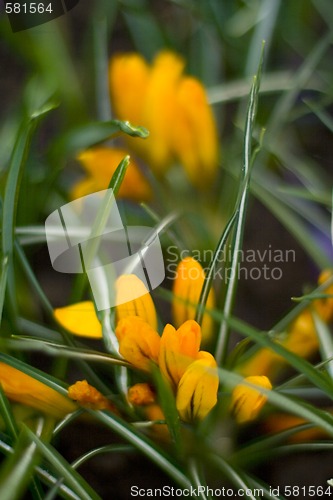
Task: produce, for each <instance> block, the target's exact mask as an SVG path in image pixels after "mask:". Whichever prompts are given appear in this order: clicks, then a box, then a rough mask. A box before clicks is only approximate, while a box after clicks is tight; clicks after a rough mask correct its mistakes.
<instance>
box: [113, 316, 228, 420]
mask: <svg viewBox="0 0 333 500" xmlns="http://www.w3.org/2000/svg"><path fill="white" fill-rule="evenodd" d="M116 335H117V338H118V340H119V353H120V354H121V355H122V356H123V357H124V359H126V360H127V361H128V362H129V363H130V364H132V365H133V366H134V367H136V368H138V369H139V370H142V371H145V372H148V373H149V372H150V370H151V367H152V365H153V364H155V365H157V366H158V367H159V369H160V372H161V373H162V375H163V376H164V378H165V380H166V381H167V382H168V383H169V384H170V385H171V386H172V388H173V389H174V391H175V395H176V407H177V410H178V412H179V415H180V417H181V419H182V420H184V421H185V422H192V421H194V420H201V419H203V418H204V417H206V415H207V414H208V413H209V412H210V410H211V409H212V408H213V407H214V406H215V404H216V402H217V389H218V385H219V377H218V373H217V366H216V362H215V359H214V357H213V356H212V355H211V354H210V353H208V352H206V351H200V343H201V328H200V326H199V325H198V323H196V322H195V321H194V320H188V321H185V323H184V324H183V325H182V326H181V327H180V328H178V330H176V329H175V328H174V327H173V326H172V325H170V324H168V325H166V326H165V328H164V330H163V333H162V336H159V334H158V333H157V332H156V330H154V329H153V328H152V327H151V326H150V325H149V324H148V323H146V322H145V321H144V320H142V318H140V317H139V316H128V317H127V318H124V319H122V320H120V321H119V323H118V325H117V328H116Z"/></svg>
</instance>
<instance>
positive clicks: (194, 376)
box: [176, 352, 219, 422]
mask: <svg viewBox="0 0 333 500" xmlns="http://www.w3.org/2000/svg"><path fill="white" fill-rule="evenodd" d="M201 356H202V357H201V359H197V360H196V361H194V362H193V363H191V364H190V365H189V367H188V368H187V370H186V371H185V372H184V374H183V376H182V378H181V379H180V382H179V384H178V389H177V396H176V406H177V410H178V413H179V416H180V418H181V419H182V420H184V421H185V422H193V421H195V420H202V419H204V418H205V417H206V416H207V415H208V413H209V412H210V411H211V410H212V408H213V407H214V406H215V405H216V403H217V390H218V386H219V377H218V373H217V366H216V361H215V359H214V357H213V356H212V355H211V354H209V353H208V352H205V353H202V355H201Z"/></svg>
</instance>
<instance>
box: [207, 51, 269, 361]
mask: <svg viewBox="0 0 333 500" xmlns="http://www.w3.org/2000/svg"><path fill="white" fill-rule="evenodd" d="M262 63H263V47H262V53H261V58H260V61H259V66H258V70H257V75H256V76H255V78H254V80H253V84H252V88H251V93H250V97H249V104H248V110H247V116H246V124H245V134H244V157H243V170H242V178H243V182H242V183H241V190H240V193H239V198H240V199H239V205H238V207H239V208H238V216H237V221H236V223H235V224H236V225H235V229H234V237H233V248H232V262H231V273H230V280H229V282H228V285H227V291H226V296H225V302H224V308H223V316H224V317H223V319H222V322H221V325H220V330H219V334H218V339H217V343H216V349H215V359H216V361H217V363H218V364H220V363H222V364H223V363H225V358H226V354H227V350H228V343H229V326H228V322H227V319H228V317H229V316H230V314H231V311H232V306H233V301H234V296H235V292H236V286H237V274H238V273H237V272H236V271H237V267H238V263H239V253H240V252H239V250H240V248H241V246H242V241H243V232H244V224H245V216H246V208H247V200H248V194H249V184H250V177H251V164H252V145H251V143H252V134H253V127H254V121H255V117H256V111H257V101H258V95H259V89H260V76H261V69H262Z"/></svg>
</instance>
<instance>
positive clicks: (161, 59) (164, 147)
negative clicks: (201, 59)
mask: <svg viewBox="0 0 333 500" xmlns="http://www.w3.org/2000/svg"><path fill="white" fill-rule="evenodd" d="M183 68H184V62H183V61H182V59H181V58H180V57H179V56H177V55H176V54H173V53H172V52H167V51H165V52H161V53H160V54H158V56H157V57H156V58H155V60H154V62H153V66H152V68H151V72H150V75H149V82H148V86H147V90H146V96H145V106H144V109H143V120H142V124H143V125H144V126H146V127H147V128H148V130H149V134H150V135H149V138H148V139H147V140H146V141H145V142H144V143H143V141H141V144H140V146H141V145H142V146H143V147H145V149H146V151H145V153H146V156H147V158H148V161H149V162H150V164H151V167H152V168H153V169H154V170H155V171H156V172H158V173H163V172H164V171H165V170H166V169H167V168H168V167H169V166H170V164H171V162H172V159H173V152H172V148H171V135H172V128H173V126H174V123H175V121H176V120H177V114H178V108H177V101H176V89H177V85H178V84H179V81H180V78H181V74H182V71H183Z"/></svg>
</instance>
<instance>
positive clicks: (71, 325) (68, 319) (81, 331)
mask: <svg viewBox="0 0 333 500" xmlns="http://www.w3.org/2000/svg"><path fill="white" fill-rule="evenodd" d="M54 316H55V318H56V320H57V321H58V322H59V323H60V324H61V326H63V327H64V328H66V330H68V331H70V332H71V333H73V334H74V335H79V336H81V337H89V338H96V339H100V338H102V326H101V324H100V322H99V321H98V318H97V316H96V312H95V308H94V304H93V302H90V301H85V302H78V303H77V304H73V305H71V306H66V307H59V308H58V309H55V310H54Z"/></svg>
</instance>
